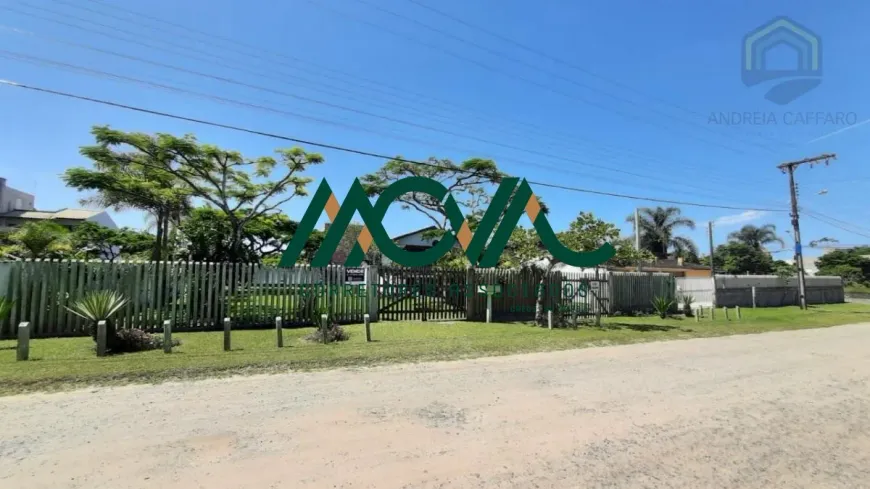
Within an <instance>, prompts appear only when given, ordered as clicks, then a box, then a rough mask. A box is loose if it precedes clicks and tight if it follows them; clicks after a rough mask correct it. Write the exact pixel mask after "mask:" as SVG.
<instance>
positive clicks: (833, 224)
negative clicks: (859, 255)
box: [806, 212, 870, 238]
mask: <svg viewBox="0 0 870 489" xmlns="http://www.w3.org/2000/svg"><path fill="white" fill-rule="evenodd" d="M806 215H807V217H809V218H810V219H815V220H816V221H819V222H821V223H824V224H827V225H828V226H832V227H835V228H837V229H841V230H843V231H846V232H848V233H852V234H856V235H858V236H863V237H865V238H870V234H864V233H861V232H858V231H855V230H854V229H849V228H847V227H845V226H843V225H840V224H837V223H836V222H834V221H831V220H828V219H825V218H824V217H822V216H820V215H817V214H815V213H812V212H806Z"/></svg>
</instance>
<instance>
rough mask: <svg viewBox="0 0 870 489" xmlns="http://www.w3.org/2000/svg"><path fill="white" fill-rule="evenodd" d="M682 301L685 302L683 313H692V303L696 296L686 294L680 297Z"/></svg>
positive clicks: (688, 314) (687, 314)
mask: <svg viewBox="0 0 870 489" xmlns="http://www.w3.org/2000/svg"><path fill="white" fill-rule="evenodd" d="M680 302H682V303H683V314H685V315H686V316H691V315H692V303H693V302H695V297H694V296H691V295H684V296H682V297H680Z"/></svg>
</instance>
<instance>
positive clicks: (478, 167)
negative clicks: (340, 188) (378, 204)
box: [360, 157, 504, 231]
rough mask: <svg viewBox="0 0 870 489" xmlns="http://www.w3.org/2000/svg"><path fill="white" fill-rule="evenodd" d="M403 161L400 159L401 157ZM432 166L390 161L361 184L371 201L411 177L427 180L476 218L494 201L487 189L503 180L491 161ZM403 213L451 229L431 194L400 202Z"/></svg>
mask: <svg viewBox="0 0 870 489" xmlns="http://www.w3.org/2000/svg"><path fill="white" fill-rule="evenodd" d="M400 158H401V157H400ZM428 162H429V163H431V164H432V165H433V166H425V165H418V164H414V163H409V162H406V161H400V160H398V159H394V160H390V161H388V162H387V163H385V164H384V166H382V167H381V168H380V169H379V170H378V171H376V172H374V173H369V174H367V175H363V177H362V178H361V179H360V182H361V183H362V185H363V188H364V189H365V191H366V193H367V194H368V195H369V196H370V197H374V196H378V195H380V194H381V193H383V191H384V190H385V189H386V188H387V187H388V186H389V185H390V184H392V183H393V182H396V181H397V180H401V179H403V178H408V177H426V178H431V179H433V180H437V181H439V182H441V183H442V184H443V185H444V187H445V188H447V190H448V192H450V194H451V195H453V198H454V199H455V200H456V203H457V204H459V206H460V208H462V209H463V212H464V213H465V214H466V215H468V216H475V218H477V217H479V216H480V215H482V213H483V212H484V211H485V206H486V204H488V203H489V202H490V200H491V196H490V192H489V191H488V186H489V185H491V184H493V183H498V182H499V181H501V179H502V178H503V177H504V174H503V173H502V172H501V171H499V169H498V166H497V165H496V164H495V162H494V161H492V160H487V159H482V158H472V159H469V160H465V161H463V162H462V163H461V164H459V165H457V164H455V163H453V162H452V161H450V160H447V159H443V160H439V159H437V158H429V160H428ZM397 200H398V202H400V203H401V206H402V209H414V210H416V211H417V212H420V213H421V214H423V215H424V216H426V218H428V219H429V220H430V221H432V223H433V224H434V225H435V226H436V227H437V228H438V229H439V230H440V231H445V230H447V228H448V227H449V220H448V217H447V212H446V210H445V208H444V205H443V203H442V202H441V201H439V200H438V199H436V198H435V197H432V196H431V195H429V194H423V193H417V192H412V193H407V194H404V195H402V196H401V197H399V199H397Z"/></svg>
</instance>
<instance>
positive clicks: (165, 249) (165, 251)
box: [160, 212, 170, 260]
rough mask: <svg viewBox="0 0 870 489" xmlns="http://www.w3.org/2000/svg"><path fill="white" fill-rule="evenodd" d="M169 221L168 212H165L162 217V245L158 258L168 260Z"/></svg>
mask: <svg viewBox="0 0 870 489" xmlns="http://www.w3.org/2000/svg"><path fill="white" fill-rule="evenodd" d="M169 221H170V213H168V212H167V213H166V215H165V216H164V217H163V236H162V237H163V246H162V253H161V257H160V259H161V260H163V259H166V260H169V249H170V248H169Z"/></svg>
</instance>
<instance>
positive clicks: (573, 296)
mask: <svg viewBox="0 0 870 489" xmlns="http://www.w3.org/2000/svg"><path fill="white" fill-rule="evenodd" d="M559 275H560V277H559V280H560V285H561V287H560V289H561V292H562V293H561V299H562V300H561V301H560V311H559V312H560V313H561V316H562V321H563V322H564V323H566V324H570V323H572V322H573V321H575V320H583V319H589V318H596V320H598V319H599V318H600V317H601V316H606V315H607V314H608V312H609V311H610V287H608V284H609V281H608V280H607V275H606V274H603V273H594V274H588V273H571V272H568V273H564V272H563V273H560V274H559Z"/></svg>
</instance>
